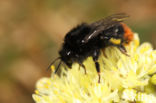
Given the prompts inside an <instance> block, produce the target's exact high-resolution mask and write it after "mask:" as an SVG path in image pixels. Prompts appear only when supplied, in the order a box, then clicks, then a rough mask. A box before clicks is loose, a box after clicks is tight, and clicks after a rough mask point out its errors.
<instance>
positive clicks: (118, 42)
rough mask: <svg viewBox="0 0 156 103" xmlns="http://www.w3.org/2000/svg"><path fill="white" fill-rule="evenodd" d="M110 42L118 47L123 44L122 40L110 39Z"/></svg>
mask: <svg viewBox="0 0 156 103" xmlns="http://www.w3.org/2000/svg"><path fill="white" fill-rule="evenodd" d="M110 42H111V43H113V44H116V45H118V44H120V43H121V39H115V38H111V39H110Z"/></svg>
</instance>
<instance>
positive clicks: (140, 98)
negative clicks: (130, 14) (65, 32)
mask: <svg viewBox="0 0 156 103" xmlns="http://www.w3.org/2000/svg"><path fill="white" fill-rule="evenodd" d="M126 49H127V51H128V54H129V55H130V56H125V55H124V54H122V53H121V52H120V51H119V50H118V49H117V48H116V47H108V48H106V49H105V54H106V55H107V57H105V56H103V55H102V54H101V56H100V58H99V62H100V68H101V82H100V83H98V75H97V72H96V69H95V65H94V62H93V60H92V58H91V57H89V58H88V59H87V60H86V61H85V62H84V64H85V66H86V69H87V74H86V75H85V73H84V70H83V68H80V69H79V65H78V64H76V63H75V64H73V65H72V69H68V70H67V71H66V70H65V69H64V68H63V67H62V68H61V69H62V72H61V75H60V76H57V75H56V74H54V73H52V76H51V77H49V78H48V77H47V78H46V77H45V78H42V79H40V80H39V81H38V82H37V84H36V90H35V94H33V99H34V100H35V102H36V103H135V102H139V103H156V92H155V91H156V88H155V85H156V75H154V74H155V73H156V51H155V50H153V49H152V47H151V45H150V44H149V43H143V44H142V45H140V46H139V38H138V35H137V34H135V39H134V40H133V41H132V42H131V43H130V45H128V46H126Z"/></svg>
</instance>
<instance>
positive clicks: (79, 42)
mask: <svg viewBox="0 0 156 103" xmlns="http://www.w3.org/2000/svg"><path fill="white" fill-rule="evenodd" d="M127 17H129V16H128V15H127V14H125V13H119V14H114V15H111V16H108V17H106V18H104V19H101V20H99V21H96V22H93V23H90V24H87V23H82V24H80V25H78V26H77V27H75V28H73V29H71V30H70V31H69V32H68V33H67V34H66V36H65V38H64V43H63V45H62V48H61V50H60V51H59V55H60V57H58V58H57V59H60V60H61V61H60V63H59V65H58V67H57V69H56V71H55V73H56V72H57V71H58V68H59V66H60V65H61V63H62V62H63V63H65V64H66V65H67V66H68V67H69V68H71V66H72V64H73V63H75V62H76V63H78V64H79V65H80V66H82V67H83V68H84V70H85V73H86V68H85V66H84V64H83V61H84V60H86V59H87V58H88V57H89V56H91V57H92V58H93V61H94V62H95V66H96V71H97V73H98V76H99V80H98V82H100V65H99V62H98V58H99V55H100V53H101V52H100V50H101V49H105V48H107V47H109V46H115V47H117V48H118V49H119V50H120V51H121V52H122V53H123V54H125V55H128V54H127V51H126V49H125V45H128V44H129V43H130V42H131V41H132V40H133V32H132V31H131V29H130V28H129V27H128V26H127V25H126V24H124V23H123V21H124V20H125V19H126V18H127ZM57 59H56V60H57ZM54 62H55V61H54ZM54 62H53V63H54ZM53 63H52V64H53Z"/></svg>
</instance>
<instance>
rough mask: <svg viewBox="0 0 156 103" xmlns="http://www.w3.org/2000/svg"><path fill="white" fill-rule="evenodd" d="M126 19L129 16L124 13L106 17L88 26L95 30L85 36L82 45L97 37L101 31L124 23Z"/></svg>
mask: <svg viewBox="0 0 156 103" xmlns="http://www.w3.org/2000/svg"><path fill="white" fill-rule="evenodd" d="M127 17H129V16H128V15H127V14H125V13H118V14H114V15H111V16H108V17H106V18H104V19H102V20H99V21H97V22H94V23H91V24H90V26H91V27H93V28H95V30H94V31H93V32H92V33H90V34H88V35H86V36H85V38H84V39H83V40H82V42H84V43H86V42H88V41H89V40H91V39H92V38H94V37H96V36H98V35H99V34H100V32H101V31H103V30H106V29H109V28H111V27H113V26H115V25H116V24H118V23H120V22H122V21H124V20H125V19H126V18H127Z"/></svg>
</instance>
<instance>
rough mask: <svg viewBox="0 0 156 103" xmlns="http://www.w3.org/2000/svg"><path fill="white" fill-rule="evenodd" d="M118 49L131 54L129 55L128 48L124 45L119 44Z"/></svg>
mask: <svg viewBox="0 0 156 103" xmlns="http://www.w3.org/2000/svg"><path fill="white" fill-rule="evenodd" d="M118 49H119V50H120V51H121V53H123V54H125V55H126V56H129V55H128V54H127V50H126V48H125V47H124V46H123V45H119V46H118Z"/></svg>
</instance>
